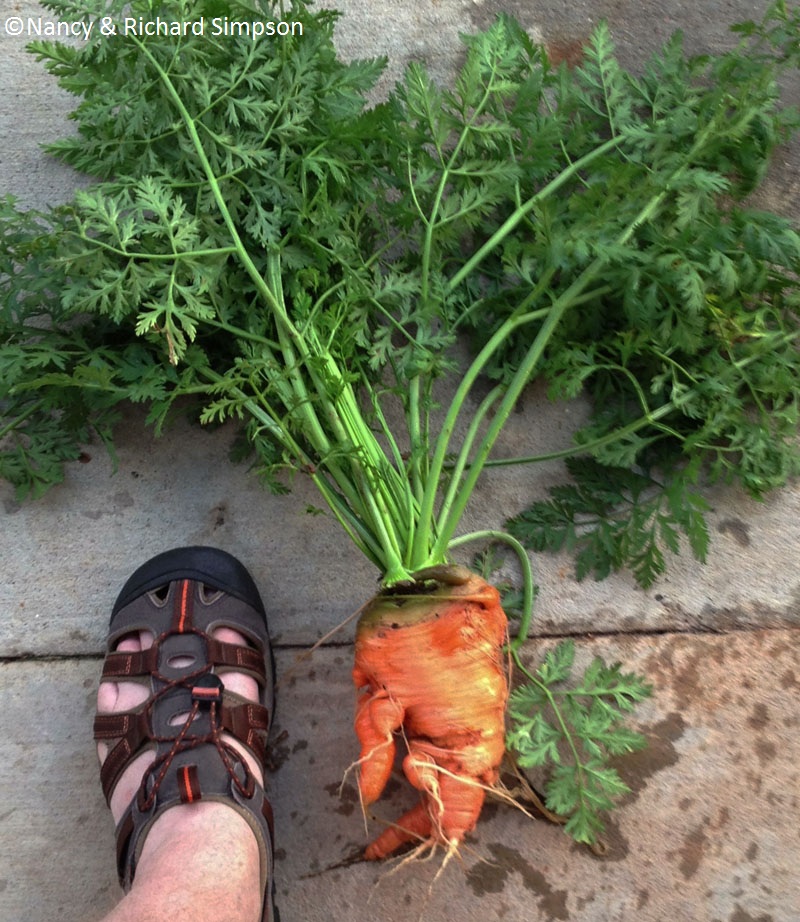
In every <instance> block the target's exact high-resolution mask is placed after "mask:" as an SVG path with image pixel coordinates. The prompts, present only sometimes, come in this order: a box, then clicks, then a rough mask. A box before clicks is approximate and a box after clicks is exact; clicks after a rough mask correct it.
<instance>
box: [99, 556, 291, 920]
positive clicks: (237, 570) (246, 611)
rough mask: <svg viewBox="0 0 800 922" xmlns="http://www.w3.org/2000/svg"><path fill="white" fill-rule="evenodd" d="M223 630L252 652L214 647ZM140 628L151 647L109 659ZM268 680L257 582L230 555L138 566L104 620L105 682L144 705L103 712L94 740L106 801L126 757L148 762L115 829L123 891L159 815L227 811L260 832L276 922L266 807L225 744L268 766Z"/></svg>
mask: <svg viewBox="0 0 800 922" xmlns="http://www.w3.org/2000/svg"><path fill="white" fill-rule="evenodd" d="M219 627H230V628H234V629H235V630H237V631H239V632H240V633H241V634H243V635H244V636H245V637H246V638H247V640H248V646H241V645H238V644H231V643H223V642H221V641H218V640H216V639H215V638H214V637H213V636H212V635H213V633H214V631H215V630H216V629H217V628H219ZM140 630H146V631H150V632H151V633H152V635H153V638H154V640H153V645H152V646H151V647H150V648H148V649H147V650H141V651H137V652H134V653H124V652H117V651H115V647H116V645H117V644H118V643H119V641H120V640H121V639H122V638H123V637H125V636H126V635H129V634H133V633H136V632H137V631H140ZM225 671H236V672H242V673H245V674H247V675H250V676H252V677H254V678H255V679H256V680H257V682H258V683H259V688H260V691H261V701H260V703H255V702H253V701H249V700H247V699H245V698H243V697H241V696H240V695H237V694H235V693H233V692H230V691H227V690H223V685H222V681H221V679H220V678H219V676H220V673H224V672H225ZM273 676H274V664H273V657H272V649H271V647H270V643H269V636H268V634H267V624H266V615H265V613H264V606H263V603H262V601H261V597H260V596H259V593H258V589H257V588H256V585H255V583H254V582H253V579H252V577H251V576H250V574H249V573H248V571H247V570H246V569H245V567H244V566H243V565H242V564H241V563H240V562H239V561H238V560H237V559H236V558H235V557H232V556H231V555H230V554H227V553H226V552H225V551H220V550H217V549H216V548H210V547H185V548H177V549H175V550H172V551H167V552H166V553H163V554H159V555H158V556H157V557H154V558H153V559H152V560H150V561H148V562H147V563H145V564H144V565H143V566H141V567H139V569H138V570H137V571H136V572H135V573H134V574H133V576H131V577H130V579H129V580H128V581H127V582H126V583H125V585H124V587H123V589H122V591H121V592H120V594H119V597H118V598H117V601H116V603H115V605H114V609H113V611H112V614H111V624H110V626H109V637H108V653H107V655H106V659H105V663H104V664H103V676H102V680H103V681H112V682H122V681H126V682H129V681H136V682H140V683H142V684H145V685H146V686H147V687H148V688H149V690H150V697H149V698H148V699H147V701H145V702H144V703H143V704H142V705H140V706H139V707H138V708H136V709H135V710H131V711H121V712H115V713H112V714H98V715H97V716H96V717H95V721H94V736H95V739H96V740H102V741H106V742H108V744H109V746H110V751H109V752H108V755H107V757H106V759H105V761H104V762H103V765H102V767H101V769H100V780H101V783H102V786H103V792H104V794H105V796H106V800H107V801H109V802H110V800H111V795H112V793H113V791H114V787H115V786H116V784H117V782H118V780H119V779H120V777H121V776H122V773H123V772H124V771H125V769H126V768H127V766H128V765H129V764H130V763H131V762H132V761H133V759H135V758H136V757H137V756H138V755H139V754H140V753H142V752H143V751H145V750H146V749H150V750H153V751H154V752H155V761H154V762H153V764H152V765H151V766H150V768H149V769H148V770H147V771H146V772H145V774H144V777H143V779H142V783H141V786H140V787H139V790H138V793H137V796H136V797H135V798H134V799H133V802H132V803H131V804H130V806H129V807H128V808H127V810H126V812H125V814H124V815H123V817H122V819H121V820H120V822H119V824H118V825H117V833H116V834H117V870H118V873H119V878H120V883H121V884H122V886H123V888H124V889H125V891H126V892H127V891H128V890H129V889H130V887H131V885H132V883H133V878H134V875H135V873H136V863H137V861H138V859H139V856H140V855H141V851H142V847H143V845H144V841H145V839H146V838H147V834H148V832H149V831H150V828H151V827H152V825H153V823H154V822H155V820H156V818H157V817H159V816H161V814H162V813H164V811H165V810H168V809H170V808H171V807H175V806H179V805H180V804H190V803H195V802H196V801H198V800H201V799H204V800H211V801H222V802H224V803H226V804H228V805H229V806H230V807H232V808H233V809H234V810H236V811H237V813H239V814H240V815H241V816H242V817H243V818H244V819H245V820H246V821H247V823H248V824H249V825H250V827H251V829H252V830H253V832H254V834H255V837H256V839H257V841H258V848H259V854H260V858H261V865H260V866H261V886H262V892H263V893H264V903H263V912H262V922H277V914H276V912H275V908H274V900H273V894H274V881H273V883H272V886H271V887H270V892H269V893H268V892H267V889H268V883H269V881H272V880H273V873H272V870H273V867H272V866H273V821H272V808H271V807H270V804H269V801H268V800H267V798H266V796H265V793H264V788H263V787H262V785H261V784H259V782H258V781H257V780H256V778H254V777H253V773H252V771H251V770H250V768H249V766H248V765H247V762H246V761H245V760H244V758H243V757H242V755H241V753H240V752H239V751H238V750H237V749H235V748H234V747H233V746H231V745H230V744H229V743H227V742H226V741H224V740H223V739H222V738H221V737H222V734H223V733H229V734H231V735H232V736H234V737H235V738H236V739H237V740H238V741H239V742H241V743H242V744H244V746H246V747H247V749H248V750H249V751H250V752H251V753H252V754H253V756H254V757H255V758H256V760H257V761H258V763H259V764H260V765H261V766H263V765H264V762H265V757H266V746H267V736H268V733H269V727H270V721H271V718H272V711H273ZM179 715H180V717H179ZM184 715H185V719H184ZM176 717H177V718H178V720H177V721H176Z"/></svg>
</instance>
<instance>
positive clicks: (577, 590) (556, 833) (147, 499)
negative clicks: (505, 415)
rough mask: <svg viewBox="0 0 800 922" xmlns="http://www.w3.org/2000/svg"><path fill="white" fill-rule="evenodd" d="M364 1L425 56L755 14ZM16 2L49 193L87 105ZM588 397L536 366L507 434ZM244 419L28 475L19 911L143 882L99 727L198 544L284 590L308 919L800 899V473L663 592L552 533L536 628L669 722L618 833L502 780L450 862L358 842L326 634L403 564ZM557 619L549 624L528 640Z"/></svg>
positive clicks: (15, 602) (19, 918) (27, 106)
mask: <svg viewBox="0 0 800 922" xmlns="http://www.w3.org/2000/svg"><path fill="white" fill-rule="evenodd" d="M764 5H765V4H762V3H759V4H757V6H758V8H759V9H761V8H763V7H764ZM339 6H340V8H341V9H343V10H345V14H346V15H345V17H344V19H343V20H342V22H341V24H340V28H339V37H340V45H341V47H342V50H343V53H345V54H360V55H363V54H368V53H372V52H374V53H388V54H390V55H391V56H392V58H393V60H394V61H395V62H397V61H402V60H404V59H406V58H407V57H409V56H412V57H420V56H422V57H426V58H427V59H429V60H431V61H433V62H435V63H436V66H437V67H438V68H440V72H441V75H442V77H444V76H445V75H446V73H447V71H448V68H449V67H450V66H451V65H452V62H453V61H454V60H455V55H456V48H457V34H458V32H459V31H465V30H469V29H471V28H474V27H478V26H481V25H485V24H486V20H487V17H488V16H489V14H490V13H491V12H492V11H494V10H496V9H500V8H504V9H507V10H509V11H511V12H515V13H516V14H517V15H519V16H520V17H521V18H522V20H523V22H524V23H525V25H526V26H527V27H529V28H530V30H531V33H532V34H534V35H536V36H541V37H542V38H543V39H544V40H546V41H548V42H553V43H555V42H560V43H562V44H569V43H570V42H572V41H575V40H579V39H580V38H581V37H583V36H584V35H585V34H586V31H587V30H588V29H590V28H591V26H592V25H593V24H594V23H596V22H597V21H598V20H599V19H600V18H602V17H607V18H608V19H609V20H610V23H611V26H612V29H613V30H614V35H615V37H616V39H617V42H618V44H619V45H620V48H621V52H622V53H623V55H626V56H627V59H628V60H629V61H631V62H633V63H635V62H636V61H638V60H641V58H642V56H643V55H644V54H645V53H646V51H647V50H649V49H652V48H653V47H655V46H656V45H657V44H659V43H660V42H661V41H663V39H665V38H666V37H667V35H668V34H669V33H670V32H671V31H672V29H674V28H677V27H682V28H684V29H686V31H687V41H688V42H689V43H690V44H691V47H692V50H697V51H699V50H703V49H704V48H706V49H716V48H719V47H721V46H722V44H723V43H725V42H726V41H729V38H728V37H727V36H726V25H727V24H728V23H730V22H733V21H736V20H737V19H742V18H747V17H748V16H752V15H755V14H754V11H753V4H752V3H747V2H742V0H730V2H707V0H701V2H699V3H693V4H689V3H686V2H684V0H681V2H674V3H670V4H669V5H665V4H657V3H650V2H646V3H634V2H630V0H627V2H626V0H615V2H611V0H607V2H606V0H579V2H577V3H574V4H571V5H569V6H568V7H567V6H564V5H563V4H555V3H551V2H549V0H548V2H539V3H524V2H519V0H513V2H512V0H509V2H508V3H505V4H503V5H501V4H499V3H488V2H487V3H479V2H466V0H461V2H458V0H439V2H437V3H431V4H429V3H425V4H423V3H412V2H409V0H403V2H400V3H398V4H396V5H394V6H392V7H391V8H383V7H380V8H377V7H376V5H375V4H371V3H366V2H362V0H350V2H342V3H341V4H339ZM665 6H668V9H666V10H665V9H664V8H665ZM10 8H13V10H14V12H15V14H21V15H27V14H28V12H34V11H36V10H37V7H36V6H35V4H34V3H33V2H32V0H0V14H2V15H0V52H2V53H0V193H5V192H6V191H13V192H15V193H16V194H17V195H18V196H19V197H20V198H21V200H22V201H24V202H28V203H30V204H42V203H44V202H46V201H56V200H58V199H60V198H65V197H67V196H68V195H69V193H70V191H71V190H72V189H73V188H74V187H75V185H76V184H77V183H79V182H80V178H79V177H76V176H75V175H74V174H71V173H70V172H69V171H68V170H65V169H63V168H58V167H56V166H54V165H53V164H52V163H51V162H50V161H48V160H47V159H46V158H44V157H43V156H42V155H41V153H40V152H39V151H38V144H39V143H40V142H41V141H43V140H46V139H54V138H56V137H58V136H59V135H60V134H61V133H63V131H65V130H68V127H67V121H66V118H65V116H66V112H67V110H68V106H67V103H68V101H67V99H66V98H65V97H64V96H63V95H62V94H60V92H58V91H57V90H55V89H54V88H53V87H52V84H51V83H50V82H49V81H48V80H47V79H46V78H45V77H44V75H43V74H42V73H41V71H40V70H39V68H38V66H37V65H36V64H35V62H34V61H33V60H32V59H31V58H29V57H28V56H26V55H24V54H23V51H22V42H21V41H20V40H17V39H12V38H10V37H9V36H8V35H6V34H3V33H2V20H3V15H5V14H6V13H7V10H8V9H10ZM394 73H396V71H395V72H394ZM794 91H796V87H794V88H793V87H790V88H789V92H790V93H792V92H794ZM797 166H798V155H797V153H796V152H795V151H794V150H788V151H786V152H785V154H784V156H783V157H782V158H780V160H779V163H778V166H777V169H776V173H775V176H774V178H773V180H772V183H771V185H770V187H769V188H768V189H767V191H766V192H765V197H766V199H767V200H768V201H772V202H779V203H781V205H782V206H783V207H785V208H787V209H789V210H790V211H791V212H792V213H795V214H797V213H800V201H798V196H797V193H798V185H797V180H796V178H795V177H796V176H797V175H799V174H798V170H797ZM771 207H775V206H774V205H773V206H771ZM580 416H581V408H580V407H575V406H560V405H552V404H548V403H546V401H545V400H544V399H543V396H542V395H541V394H539V393H537V392H536V391H533V392H532V393H531V394H530V395H528V396H527V397H526V400H525V404H524V407H523V412H522V413H521V414H519V416H518V417H517V418H515V421H514V426H513V427H512V428H511V429H510V430H509V432H508V434H507V436H506V438H505V441H504V444H503V446H502V450H503V451H507V452H508V453H512V452H513V453H515V454H516V453H519V452H522V451H526V450H529V449H530V450H533V449H534V448H535V449H536V450H537V451H542V450H546V449H557V448H560V447H564V446H565V445H567V444H568V443H569V439H570V434H571V432H572V431H573V430H574V428H575V426H576V425H577V423H578V421H579V419H580ZM532 421H535V424H533V423H532ZM232 438H233V434H232V433H231V432H230V431H228V430H227V429H224V428H223V429H218V430H215V431H212V432H205V431H201V430H199V429H197V428H195V427H192V426H190V425H189V424H188V423H186V422H183V421H178V422H177V423H176V425H175V426H174V427H173V428H172V429H170V430H169V431H168V432H167V433H166V434H165V436H164V437H162V438H161V439H155V438H154V437H153V436H152V434H151V433H150V432H149V431H146V430H145V429H144V427H143V424H142V416H141V414H140V413H139V412H138V411H136V410H134V411H131V412H130V414H129V415H128V416H127V417H126V419H125V421H124V424H123V425H122V427H121V431H120V438H119V445H118V465H117V469H116V471H114V470H113V468H112V465H111V463H110V460H109V459H108V458H107V456H106V455H105V452H104V449H103V448H102V446H99V445H94V446H89V447H88V449H87V455H88V457H87V460H86V463H83V464H76V465H74V466H73V467H71V468H70V469H69V470H68V472H67V477H66V481H65V483H64V484H63V485H62V486H61V487H59V488H57V489H55V490H53V491H52V492H51V493H50V494H48V495H47V496H46V497H45V498H44V499H43V500H41V501H39V502H37V503H26V504H20V503H18V502H17V501H16V499H15V497H14V495H13V491H11V490H10V488H9V487H8V486H7V485H5V484H0V504H2V513H0V514H2V528H1V529H0V560H1V561H2V579H1V580H0V611H2V613H3V618H2V621H0V689H2V693H3V694H2V701H3V707H2V708H0V920H3V922H5V920H8V922H23V920H25V922H45V920H52V919H59V920H64V922H73V920H74V922H77V920H81V922H92V920H97V919H99V918H101V917H102V915H103V913H104V912H105V911H107V910H108V909H109V908H110V907H111V906H112V905H113V904H114V902H115V901H116V899H117V898H118V896H119V892H118V889H117V884H116V879H115V873H114V860H113V830H112V826H111V820H110V817H109V816H108V814H107V811H106V808H105V805H104V803H103V799H102V796H101V794H100V790H99V784H98V780H97V771H96V765H95V760H94V753H93V745H92V740H91V717H92V713H93V709H94V696H95V693H96V687H97V677H98V673H99V668H100V662H101V658H100V651H101V650H102V648H103V643H104V633H105V627H106V623H107V618H108V613H109V610H110V606H111V605H112V603H113V600H114V598H115V596H116V593H117V592H118V590H119V588H120V587H121V585H122V583H123V581H124V580H125V578H126V577H127V575H128V574H129V573H130V572H131V570H132V569H133V568H134V567H136V566H137V565H138V564H139V563H141V562H142V561H143V560H144V559H146V558H147V557H148V556H150V555H152V554H153V553H156V552H157V551H160V550H163V549H164V548H166V547H169V546H174V545H177V544H182V543H210V544H215V545H218V546H220V547H224V548H226V549H227V550H230V551H231V552H233V553H234V554H236V555H237V556H239V557H240V558H241V559H242V560H243V561H244V562H245V563H246V564H247V565H248V567H249V568H250V569H251V570H252V572H253V574H254V576H255V578H256V580H257V582H258V583H259V586H260V587H261V588H262V591H263V593H264V596H265V599H266V601H267V606H268V609H269V614H270V624H271V630H272V634H273V636H274V639H275V642H276V645H277V648H278V674H279V680H280V687H279V690H278V701H279V703H278V714H277V726H276V734H275V739H276V752H275V768H276V770H275V772H274V774H273V776H272V781H271V794H272V798H273V801H274V806H275V811H276V822H277V837H278V843H277V844H278V861H277V868H276V879H277V887H278V900H279V905H280V908H281V911H282V915H283V920H284V922H316V920H322V919H325V920H330V919H341V920H348V922H367V920H370V922H401V920H402V922H408V920H412V919H426V920H436V922H450V920H455V919H458V920H479V919H480V920H481V922H489V920H505V922H523V920H525V922H550V920H580V922H671V920H673V919H687V920H696V922H797V920H798V919H800V876H799V875H798V870H797V868H798V865H799V864H800V861H799V860H798V859H800V802H799V801H798V765H800V741H798V740H799V739H800V735H799V734H798V720H800V646H799V645H798V634H797V627H798V623H799V622H800V579H798V577H797V575H796V561H797V559H798V551H800V487H798V486H797V485H793V486H791V487H789V488H787V489H785V490H783V491H781V492H780V493H777V494H774V495H772V496H770V497H768V498H767V500H766V501H765V502H763V503H756V502H754V501H751V500H748V499H746V498H744V497H742V496H741V495H740V494H739V493H736V492H733V491H727V490H724V489H719V490H716V491H715V492H713V493H712V494H711V495H710V500H711V503H712V512H711V514H710V517H709V523H710V526H711V529H712V537H713V540H712V546H711V553H710V557H709V561H708V563H707V565H706V566H700V565H698V564H697V563H696V562H695V561H693V560H692V559H691V558H690V557H682V558H680V559H678V560H676V561H674V564H673V566H671V568H670V571H669V573H668V574H667V575H666V576H665V577H664V578H663V579H662V580H661V581H660V582H659V583H658V584H657V585H656V586H654V587H653V588H652V589H651V590H648V591H646V592H645V591H642V590H639V589H637V588H636V587H635V586H634V584H633V582H632V581H631V579H630V578H629V577H628V576H626V575H619V576H616V577H613V578H611V579H609V580H607V581H605V582H603V583H593V582H583V583H577V582H575V581H574V579H573V578H572V575H571V572H572V571H571V566H570V561H569V559H568V558H567V557H555V558H536V559H535V560H534V566H535V569H536V574H537V581H538V582H539V584H540V586H541V593H540V599H539V605H538V609H537V620H536V625H535V633H536V634H537V636H539V637H543V638H546V637H547V636H558V635H564V634H569V635H574V636H576V637H577V642H578V646H579V649H580V651H581V656H583V657H584V658H586V657H588V656H590V655H592V654H593V653H595V652H600V653H601V654H602V655H604V656H606V657H607V659H609V660H613V659H620V660H622V661H623V662H624V664H625V666H626V669H636V670H638V671H642V672H644V673H646V674H647V675H648V677H649V678H650V680H651V681H652V682H653V683H654V686H655V695H654V698H653V699H652V700H651V701H649V702H648V703H647V704H646V705H645V706H644V707H643V708H642V709H641V711H640V713H639V716H638V720H639V723H640V726H641V728H642V729H643V731H644V732H645V733H646V734H647V735H648V737H649V740H650V746H649V748H648V749H647V750H646V751H645V752H643V753H641V754H638V755H636V756H635V757H632V758H631V759H630V760H628V761H627V762H625V763H623V764H622V766H621V769H622V771H623V773H624V776H625V778H626V780H627V782H628V784H629V785H630V786H631V788H632V794H631V795H630V796H629V797H628V798H626V800H625V802H624V803H623V805H622V808H621V809H620V810H619V811H618V812H617V813H616V814H615V815H614V817H613V821H612V823H611V825H610V827H609V833H608V837H607V844H608V852H607V854H606V855H605V857H602V858H598V857H595V856H594V855H591V854H590V853H588V852H586V851H585V850H583V849H580V848H578V847H576V846H575V845H574V844H572V843H571V842H570V841H569V840H568V839H567V838H566V837H565V836H564V835H563V833H562V832H561V831H560V830H559V829H556V828H554V827H552V826H550V825H548V824H546V823H544V822H542V821H534V820H530V819H528V818H527V817H525V816H523V815H522V814H521V813H519V812H517V811H515V810H513V809H511V808H509V807H506V806H503V805H500V804H491V805H490V806H488V807H487V809H486V810H485V813H484V816H483V818H482V820H481V823H480V824H479V826H478V828H477V830H476V832H475V834H474V835H473V837H472V838H471V839H470V841H469V842H468V844H467V847H466V848H465V849H464V854H463V860H462V861H461V862H453V863H451V864H450V865H449V866H448V868H447V869H446V870H445V872H444V873H443V874H442V875H441V876H440V877H437V871H438V868H439V863H438V859H436V858H434V860H433V861H430V862H428V863H424V864H419V863H418V864H413V865H406V866H403V867H399V868H396V869H395V868H394V867H393V866H380V867H377V866H373V865H366V864H356V865H353V866H351V867H347V868H342V867H334V866H335V865H338V864H339V863H340V862H341V861H342V860H343V858H345V857H346V856H347V855H349V854H350V853H351V852H352V851H353V850H354V849H355V848H356V847H357V846H359V845H361V844H363V843H365V842H366V841H367V839H368V836H370V835H374V834H376V833H377V831H378V829H379V828H380V824H379V822H378V821H372V822H370V824H369V827H368V828H365V823H364V820H363V819H362V816H361V812H360V809H359V807H358V804H357V802H356V799H355V796H354V794H355V792H354V787H353V779H352V777H351V776H349V775H347V774H346V772H347V769H348V766H349V765H350V764H351V762H352V760H353V758H354V753H355V740H354V736H353V733H352V729H351V720H352V717H351V713H352V705H353V699H354V692H353V690H352V688H351V685H350V664H351V648H350V641H351V637H352V631H351V629H347V628H346V629H344V630H343V631H342V632H341V633H340V634H338V635H336V636H335V637H334V638H333V639H332V640H331V641H329V642H328V643H327V644H326V645H325V646H324V647H323V648H322V649H320V650H317V651H316V652H315V653H314V654H313V656H312V657H311V658H310V659H308V658H304V656H303V654H304V652H305V651H307V650H308V648H309V647H310V646H311V645H312V644H313V643H314V642H315V641H316V640H317V639H318V638H319V637H321V636H322V635H323V634H325V633H327V632H328V631H329V630H330V629H331V628H332V627H334V626H335V625H336V624H337V623H339V622H340V621H341V620H342V619H343V618H345V617H346V616H347V615H348V614H349V613H350V612H352V611H354V610H355V609H356V608H357V607H358V606H359V605H360V604H361V603H362V602H363V601H364V599H365V598H367V597H368V596H369V595H370V594H371V593H372V591H373V590H374V588H375V579H376V576H377V574H376V573H375V572H374V571H373V570H372V569H371V568H370V566H369V565H367V564H365V563H364V562H363V561H361V560H360V558H359V557H358V555H357V554H356V553H355V552H354V551H352V550H351V549H350V548H349V546H348V545H347V544H345V543H343V542H342V540H341V539H340V536H339V532H338V530H337V528H336V526H335V524H334V523H333V522H331V521H330V520H329V519H328V518H326V517H321V516H311V515H307V514H306V513H305V511H304V510H305V507H306V505H308V504H316V503H317V501H316V497H315V496H314V494H313V492H312V491H311V489H310V485H309V484H308V483H305V482H302V481H299V482H298V483H297V484H296V488H295V492H294V493H293V495H291V496H288V497H273V496H269V495H267V494H266V493H265V492H264V491H263V490H262V489H261V487H260V486H259V485H258V484H257V483H256V481H255V479H254V478H253V477H252V476H251V475H250V474H249V473H248V471H247V470H246V468H244V467H236V466H233V465H231V464H230V463H229V462H228V459H227V454H228V449H229V447H230V444H231V441H232ZM561 476H562V472H561V469H560V467H559V466H558V465H555V464H554V465H543V466H541V467H540V468H537V469H536V470H534V471H516V472H514V471H506V472H495V473H493V474H491V476H489V477H487V479H486V481H485V482H484V484H483V485H482V487H481V489H480V491H479V493H478V495H477V496H476V501H475V504H474V507H473V509H472V511H471V514H470V515H471V517H470V520H469V521H468V522H467V523H465V528H469V527H473V526H475V527H477V526H478V525H480V526H481V527H486V526H491V525H495V524H500V523H501V522H502V520H503V519H504V518H505V517H506V516H507V515H509V514H511V513H513V512H516V511H517V510H518V509H519V508H520V507H521V506H522V505H523V504H524V503H525V502H526V501H529V499H530V497H531V496H534V495H541V493H542V491H543V490H544V489H545V487H546V486H547V485H548V484H552V483H556V482H559V481H560V479H561ZM551 642H552V641H551V640H547V639H543V640H534V641H532V642H531V643H530V645H529V650H528V651H527V652H528V655H530V656H531V657H535V656H538V655H540V653H541V651H542V650H543V649H544V648H546V646H547V644H548V643H551ZM391 788H392V789H391V796H390V797H389V798H388V799H386V800H385V801H384V802H382V803H381V804H379V806H378V808H377V810H376V812H377V814H378V815H379V817H383V818H386V819H393V818H396V816H397V815H398V814H399V813H400V812H401V809H402V806H403V804H404V803H408V802H409V797H410V794H409V792H408V790H407V789H406V788H405V787H404V786H403V785H402V784H401V783H396V784H392V786H391Z"/></svg>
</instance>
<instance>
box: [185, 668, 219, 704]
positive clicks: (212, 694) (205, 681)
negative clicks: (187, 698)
mask: <svg viewBox="0 0 800 922" xmlns="http://www.w3.org/2000/svg"><path fill="white" fill-rule="evenodd" d="M224 687H225V686H224V685H223V683H222V679H220V677H219V676H218V675H214V673H213V672H207V673H206V674H205V675H202V676H200V678H199V679H197V681H196V682H195V683H194V685H193V686H192V701H198V702H199V703H200V704H208V705H211V704H213V703H219V702H221V701H222V690H223V688H224Z"/></svg>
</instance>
